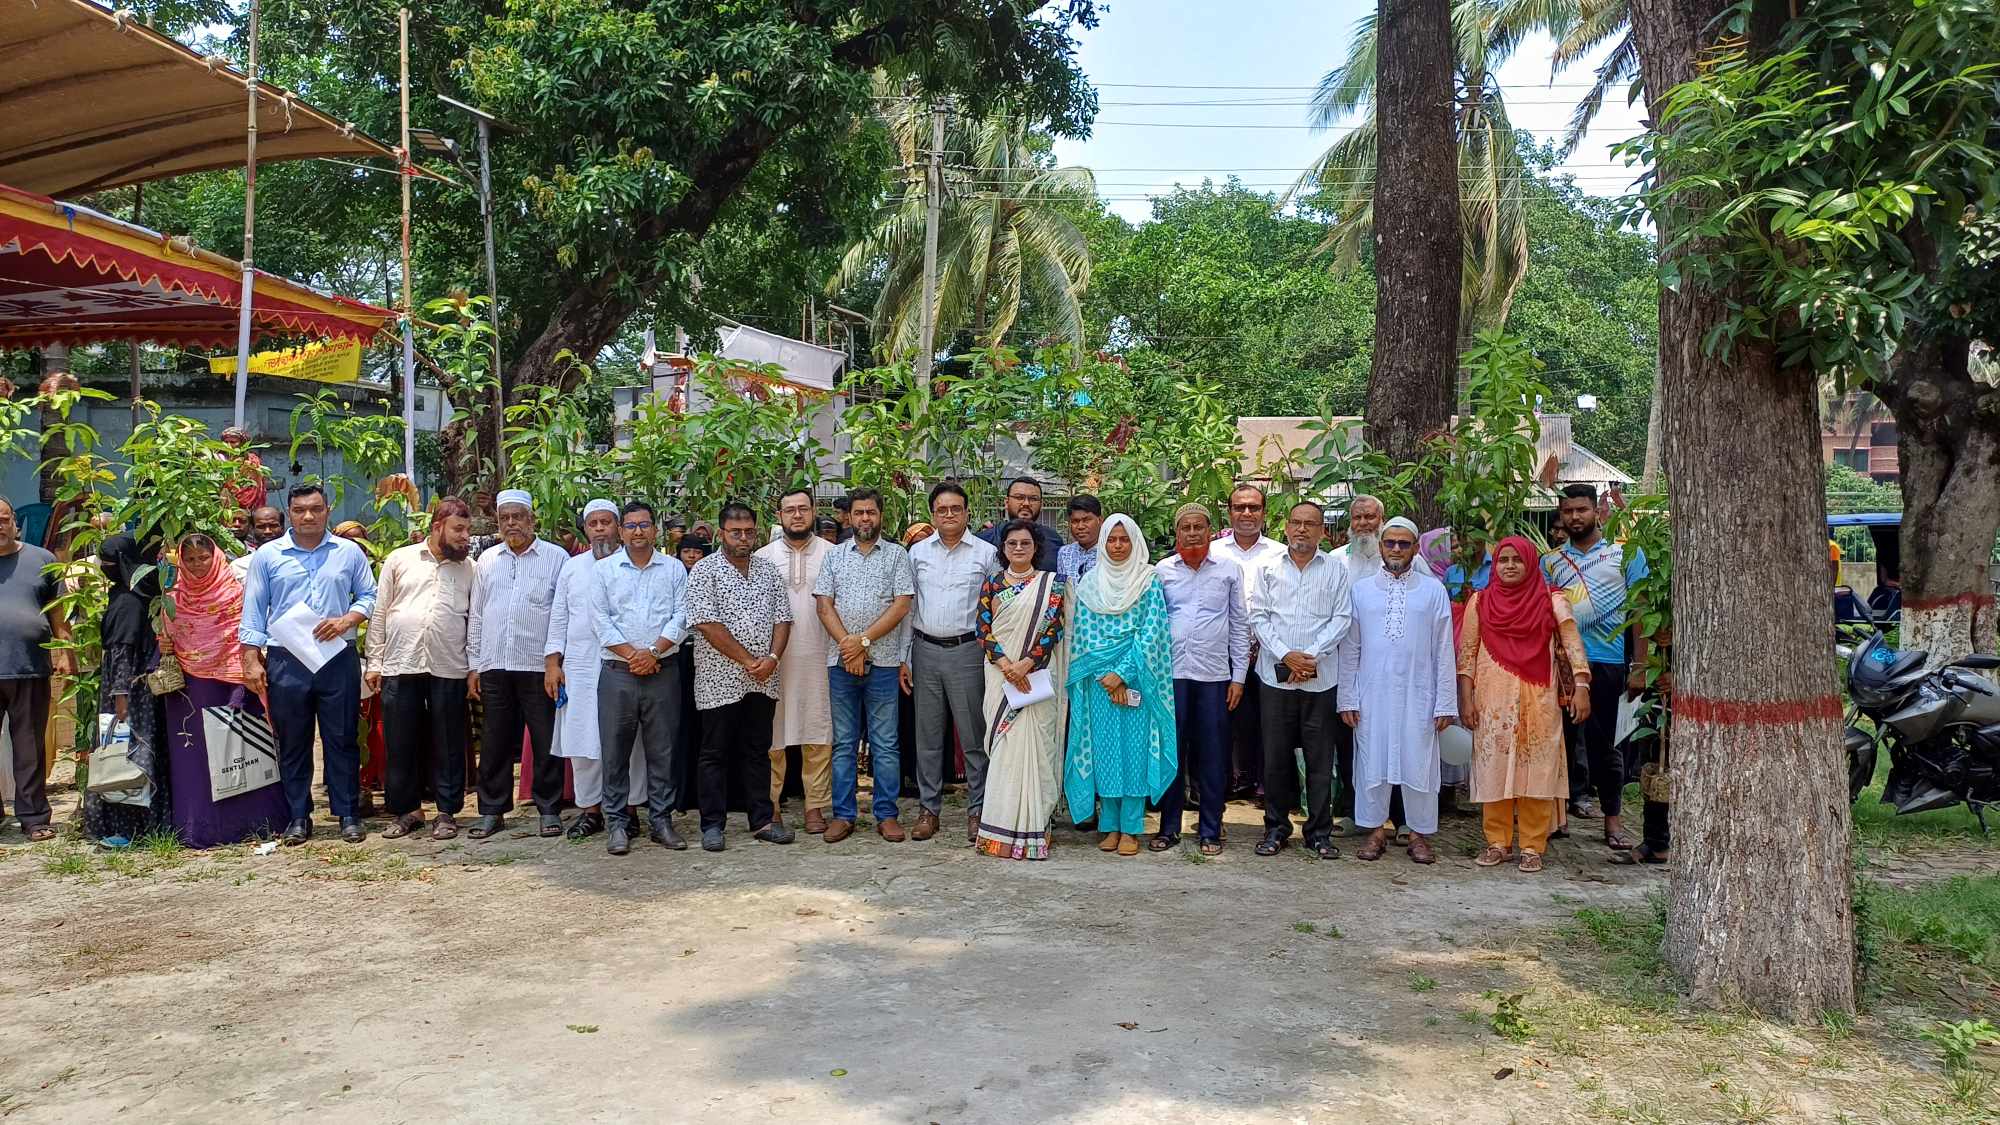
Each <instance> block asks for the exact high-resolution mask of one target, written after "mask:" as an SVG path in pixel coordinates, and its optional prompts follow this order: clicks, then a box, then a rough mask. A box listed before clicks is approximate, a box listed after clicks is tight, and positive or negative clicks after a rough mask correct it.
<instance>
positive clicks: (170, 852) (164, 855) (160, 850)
mask: <svg viewBox="0 0 2000 1125" xmlns="http://www.w3.org/2000/svg"><path fill="white" fill-rule="evenodd" d="M132 848H133V850H134V851H138V852H143V853H145V855H146V857H147V858H149V859H152V860H156V861H158V862H161V863H168V864H174V865H178V864H181V863H183V862H186V860H187V847H186V845H184V844H182V843H181V834H180V831H179V830H178V829H174V828H156V829H154V830H153V831H151V832H148V833H146V834H145V835H144V836H141V837H139V838H138V839H137V840H134V841H133V842H132Z"/></svg>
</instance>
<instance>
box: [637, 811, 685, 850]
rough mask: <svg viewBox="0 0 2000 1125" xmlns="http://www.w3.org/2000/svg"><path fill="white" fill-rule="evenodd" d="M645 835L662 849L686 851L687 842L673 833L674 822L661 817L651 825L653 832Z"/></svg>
mask: <svg viewBox="0 0 2000 1125" xmlns="http://www.w3.org/2000/svg"><path fill="white" fill-rule="evenodd" d="M646 835H647V837H648V838H650V839H651V840H652V841H653V842H654V843H655V844H658V845H660V846H661V847H663V848H672V849H673V850H674V851H677V852H684V851H686V850H687V846H688V842H687V841H686V840H683V839H681V834H680V833H678V832H676V831H674V822H673V821H671V820H668V819H667V818H665V817H661V818H660V819H659V821H658V822H657V823H655V824H654V825H653V830H652V831H651V832H648V833H646Z"/></svg>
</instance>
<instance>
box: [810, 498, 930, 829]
mask: <svg viewBox="0 0 2000 1125" xmlns="http://www.w3.org/2000/svg"><path fill="white" fill-rule="evenodd" d="M847 499H848V500H849V506H848V520H849V527H850V530H851V531H852V532H853V538H851V539H849V540H847V541H846V542H844V543H841V544H840V545H839V546H837V547H835V548H834V549H833V550H832V551H829V552H828V553H827V556H826V562H825V564H824V565H822V566H821V567H820V571H819V579H818V580H817V581H816V582H815V583H814V584H813V597H814V599H815V601H817V602H818V604H819V620H820V624H822V625H824V626H825V627H826V634H827V636H829V637H831V638H832V639H833V648H832V649H831V650H829V651H828V652H827V669H826V676H827V687H828V689H829V692H828V694H829V695H830V696H831V702H832V704H833V819H832V820H831V821H829V822H827V826H826V833H825V839H826V842H827V843H829V844H836V843H839V842H840V841H842V840H845V839H846V838H847V837H848V836H849V835H851V834H852V833H853V832H854V821H855V818H856V817H857V816H859V815H860V810H859V808H858V807H857V804H858V797H857V792H858V789H859V785H860V779H859V777H857V776H856V769H855V762H856V755H857V753H858V750H859V744H860V741H861V732H862V723H863V721H864V716H865V721H866V723H867V731H868V757H869V761H870V762H871V763H872V764H873V765H874V769H875V831H876V832H878V833H880V834H881V836H882V838H883V839H884V840H887V841H889V842H890V843H901V842H902V841H903V840H904V839H906V838H907V837H906V835H905V833H904V832H903V826H902V824H901V823H900V822H899V821H898V820H897V819H896V814H897V808H896V798H897V796H898V795H900V794H901V793H902V790H903V777H902V761H901V758H900V751H901V748H900V747H899V746H898V745H897V731H896V692H897V691H898V690H899V687H900V685H899V683H898V680H899V675H900V671H901V669H902V666H903V662H904V661H905V660H907V659H909V655H910V631H909V626H908V623H907V622H906V621H905V618H907V617H908V616H909V613H910V599H911V597H912V596H913V595H914V594H915V593H916V590H917V586H916V575H915V573H914V572H913V571H912V570H911V568H910V556H909V554H908V553H907V552H905V551H904V550H903V548H902V547H900V546H898V545H896V544H895V543H887V542H883V540H882V494H881V493H879V492H877V491H875V490H874V489H872V488H858V489H855V490H854V491H853V492H851V493H849V494H848V497H847Z"/></svg>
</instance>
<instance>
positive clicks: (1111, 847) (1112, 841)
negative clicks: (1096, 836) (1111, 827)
mask: <svg viewBox="0 0 2000 1125" xmlns="http://www.w3.org/2000/svg"><path fill="white" fill-rule="evenodd" d="M1118 836H1119V833H1116V832H1106V833H1105V834H1104V839H1102V840H1099V841H1098V842H1097V850H1098V851H1100V852H1115V851H1117V850H1118Z"/></svg>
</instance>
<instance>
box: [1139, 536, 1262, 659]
mask: <svg viewBox="0 0 2000 1125" xmlns="http://www.w3.org/2000/svg"><path fill="white" fill-rule="evenodd" d="M1153 574H1154V575H1155V576H1156V577H1158V578H1159V580H1160V592H1161V593H1162V594H1164V595H1166V599H1167V628H1168V630H1169V631H1170V632H1171V633H1172V634H1173V640H1174V679H1176V680H1196V681H1199V682H1202V683H1221V682H1228V683H1238V684H1240V683H1242V682H1243V677H1244V676H1245V675H1247V674H1248V673H1249V671H1250V610H1249V603H1248V602H1246V601H1245V600H1244V597H1243V568H1242V567H1240V566H1237V565H1236V563H1235V562H1234V561H1233V560H1230V559H1224V558H1218V557H1216V554H1215V548H1213V547H1210V548H1209V551H1208V557H1207V558H1205V559H1203V560H1202V561H1201V566H1200V567H1199V568H1196V567H1190V566H1189V565H1188V564H1187V562H1186V560H1184V559H1182V558H1181V556H1180V554H1179V553H1178V552H1176V553H1174V554H1170V555H1168V556H1167V557H1166V558H1164V559H1161V560H1160V561H1159V562H1158V563H1157V564H1155V565H1154V567H1153Z"/></svg>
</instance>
